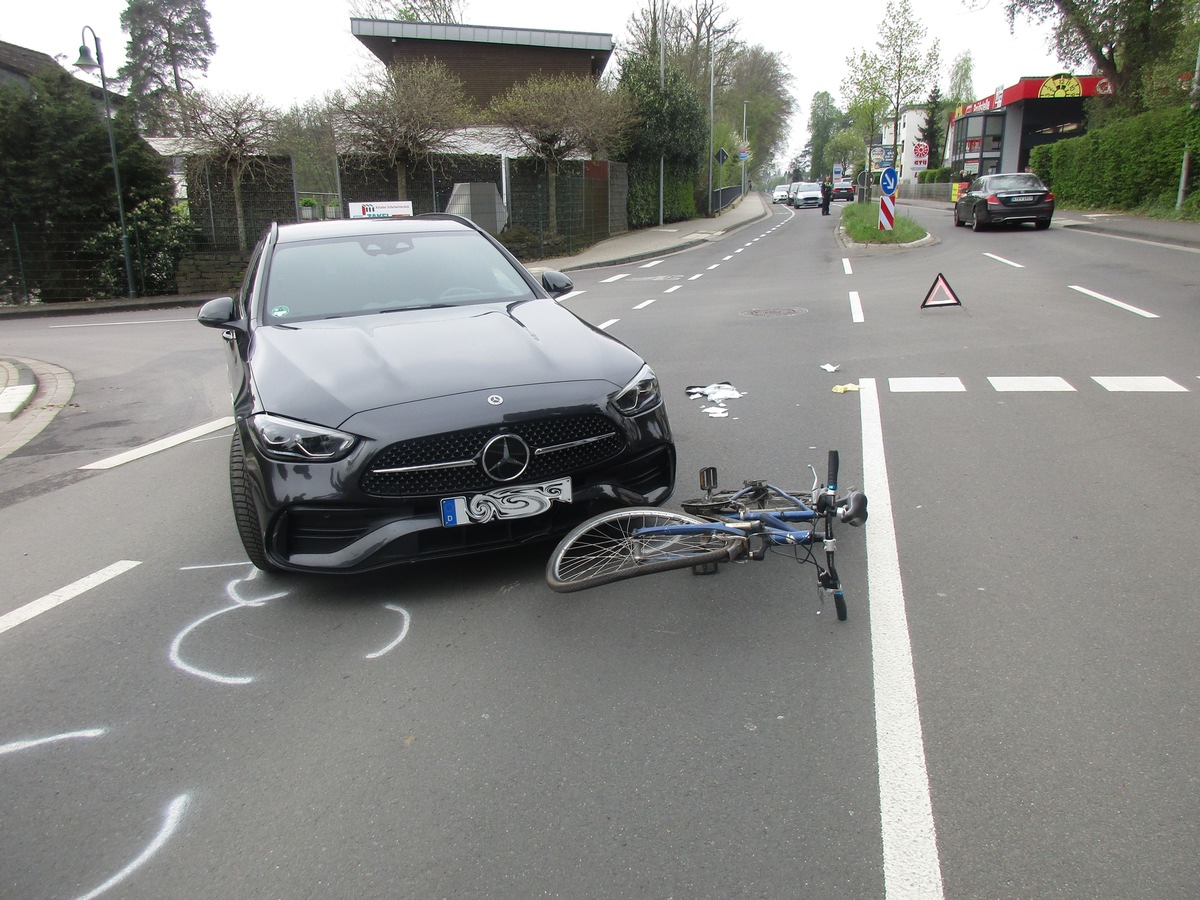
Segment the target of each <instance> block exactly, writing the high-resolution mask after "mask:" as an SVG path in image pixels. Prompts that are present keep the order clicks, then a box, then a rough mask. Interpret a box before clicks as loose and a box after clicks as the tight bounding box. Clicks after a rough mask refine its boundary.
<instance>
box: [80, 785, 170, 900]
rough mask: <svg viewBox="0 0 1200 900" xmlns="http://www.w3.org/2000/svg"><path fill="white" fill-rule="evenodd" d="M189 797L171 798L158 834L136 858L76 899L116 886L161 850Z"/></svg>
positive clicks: (85, 899) (87, 898)
mask: <svg viewBox="0 0 1200 900" xmlns="http://www.w3.org/2000/svg"><path fill="white" fill-rule="evenodd" d="M190 799H191V797H190V795H188V794H180V795H179V796H178V797H176V798H175V799H174V800H172V801H171V802H170V803H169V804H168V805H167V810H166V815H165V816H164V817H163V824H162V827H161V828H160V829H159V830H158V834H156V835H155V836H154V840H152V841H151V842H150V843H149V844H148V845H147V846H146V849H145V850H143V851H142V852H141V853H140V854H138V856H137V858H136V859H134V860H133V862H131V863H130V864H129V865H127V866H126V867H125V868H123V869H122V870H121V871H120V872H118V873H117V874H116V875H114V876H113V877H112V878H110V879H108V881H106V882H104V884H102V885H100V886H99V887H97V888H93V889H92V890H90V891H88V892H87V893H86V894H82V895H81V896H79V897H77V898H76V900H94V898H96V897H99V896H100V895H101V894H103V893H104V892H105V891H107V890H109V889H110V888H114V887H116V886H117V885H118V884H120V883H121V882H122V881H124V880H125V879H126V878H128V877H129V876H130V875H132V874H133V873H134V872H135V871H137V870H138V869H140V868H141V867H142V866H143V865H145V864H146V862H147V861H148V860H149V859H150V857H152V856H153V855H154V854H155V853H157V852H158V851H159V850H161V849H162V848H163V845H164V844H166V842H167V841H168V840H170V837H171V835H172V834H174V833H175V829H176V828H178V827H179V820H180V819H182V818H183V813H184V811H185V810H186V809H187V807H188V802H189V800H190Z"/></svg>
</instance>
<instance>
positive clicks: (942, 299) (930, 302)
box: [921, 272, 962, 309]
mask: <svg viewBox="0 0 1200 900" xmlns="http://www.w3.org/2000/svg"><path fill="white" fill-rule="evenodd" d="M927 306H962V302H961V301H960V300H959V299H958V297H957V296H955V294H954V291H953V289H952V288H951V287H950V282H948V281H947V280H946V276H945V275H943V274H942V273H941V272H938V277H937V278H935V279H934V280H933V286H932V287H931V288H930V289H929V293H928V294H926V295H925V300H924V302H923V303H922V304H921V309H924V308H925V307H927Z"/></svg>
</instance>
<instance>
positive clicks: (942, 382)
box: [888, 377, 967, 394]
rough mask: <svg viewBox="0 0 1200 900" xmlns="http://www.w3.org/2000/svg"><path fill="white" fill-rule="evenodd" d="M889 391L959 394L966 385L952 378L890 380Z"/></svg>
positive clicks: (898, 392) (899, 392) (896, 392)
mask: <svg viewBox="0 0 1200 900" xmlns="http://www.w3.org/2000/svg"><path fill="white" fill-rule="evenodd" d="M888 389H889V390H891V392H892V393H893V394H915V393H920V392H922V391H933V392H942V393H947V392H949V393H957V392H959V391H965V390H966V389H967V388H966V385H964V384H963V383H962V381H961V380H960V379H958V378H952V377H931V378H889V379H888Z"/></svg>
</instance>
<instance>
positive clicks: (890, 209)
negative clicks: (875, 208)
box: [879, 194, 896, 231]
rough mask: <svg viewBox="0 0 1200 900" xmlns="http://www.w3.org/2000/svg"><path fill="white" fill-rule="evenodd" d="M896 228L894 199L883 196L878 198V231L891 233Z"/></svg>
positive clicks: (889, 196)
mask: <svg viewBox="0 0 1200 900" xmlns="http://www.w3.org/2000/svg"><path fill="white" fill-rule="evenodd" d="M895 226H896V198H895V197H894V196H892V195H891V194H884V195H883V196H882V197H880V198H879V230H880V231H891V230H892V229H893V228H895Z"/></svg>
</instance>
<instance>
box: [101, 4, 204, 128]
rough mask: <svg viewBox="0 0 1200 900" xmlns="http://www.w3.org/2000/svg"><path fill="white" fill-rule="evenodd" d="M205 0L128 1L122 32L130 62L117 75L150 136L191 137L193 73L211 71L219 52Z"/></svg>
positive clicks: (123, 16)
mask: <svg viewBox="0 0 1200 900" xmlns="http://www.w3.org/2000/svg"><path fill="white" fill-rule="evenodd" d="M208 19H209V16H208V10H207V9H205V7H204V0H129V6H128V7H126V9H125V11H124V12H122V13H121V28H122V30H123V31H124V32H125V33H126V34H128V35H129V43H127V44H126V45H125V56H126V59H127V60H128V61H127V62H126V63H125V65H124V66H122V67H121V69H120V71H119V72H118V77H119V78H120V80H121V81H122V82H123V83H124V84H127V85H128V91H129V103H130V104H131V106H132V108H133V110H134V112H135V114H136V116H137V119H138V121H139V123H140V124H141V126H142V128H144V129H145V131H146V132H147V133H149V134H179V133H182V134H185V135H190V134H191V133H192V122H191V119H190V117H189V113H188V106H187V102H186V101H187V94H188V92H190V91H191V90H192V88H193V85H192V82H191V81H190V80H189V78H188V75H189V73H195V72H206V71H208V62H209V59H210V58H211V57H212V55H213V54H214V53H215V52H216V50H217V45H216V43H214V41H213V36H212V28H211V27H209V22H208Z"/></svg>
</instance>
